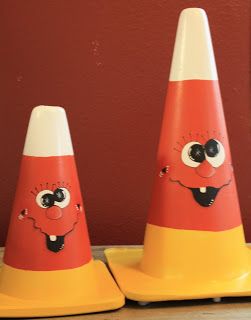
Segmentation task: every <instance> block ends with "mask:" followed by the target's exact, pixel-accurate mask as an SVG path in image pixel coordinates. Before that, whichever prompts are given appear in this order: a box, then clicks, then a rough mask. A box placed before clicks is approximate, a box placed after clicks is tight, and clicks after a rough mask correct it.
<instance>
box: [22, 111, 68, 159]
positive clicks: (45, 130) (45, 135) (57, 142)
mask: <svg viewBox="0 0 251 320" xmlns="http://www.w3.org/2000/svg"><path fill="white" fill-rule="evenodd" d="M23 154H24V155H27V156H34V157H50V156H64V155H73V148H72V142H71V136H70V131H69V127H68V122H67V118H66V113H65V110H64V109H63V108H61V107H52V106H38V107H35V108H34V109H33V110H32V113H31V117H30V122H29V126H28V131H27V134H26V139H25V145H24V151H23Z"/></svg>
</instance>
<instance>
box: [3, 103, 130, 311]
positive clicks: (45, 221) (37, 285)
mask: <svg viewBox="0 0 251 320" xmlns="http://www.w3.org/2000/svg"><path fill="white" fill-rule="evenodd" d="M0 302H1V303H0V317H33V316H36V317H40V316H56V315H67V314H77V313H87V312H88V313H89V312H96V311H103V310H110V309H116V308H119V307H121V306H122V305H123V304H124V297H123V295H122V294H121V292H120V291H119V289H118V287H117V286H116V284H115V282H114V280H113V279H112V277H111V275H110V274H109V272H108V270H107V268H106V267H105V265H104V264H103V263H102V262H101V261H93V259H92V255H91V248H90V243H89V237H88V231H87V226H86V220H85V213H84V207H83V201H82V198H81V192H80V186H79V182H78V177H77V169H76V166H75V160H74V154H73V149H72V143H71V137H70V132H69V128H68V123H67V118H66V114H65V111H64V109H63V108H60V107H49V106H39V107H36V108H34V109H33V111H32V114H31V118H30V123H29V127H28V132H27V136H26V141H25V146H24V152H23V157H22V163H21V169H20V176H19V181H18V185H17V191H16V196H15V201H14V206H13V211H12V215H11V220H10V226H9V231H8V236H7V243H6V249H5V254H4V265H3V267H2V269H1V273H0Z"/></svg>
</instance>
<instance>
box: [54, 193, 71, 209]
mask: <svg viewBox="0 0 251 320" xmlns="http://www.w3.org/2000/svg"><path fill="white" fill-rule="evenodd" d="M70 199H71V196H70V192H69V190H68V189H66V188H57V189H56V190H55V191H54V200H55V205H56V206H58V207H60V208H65V207H66V206H68V204H69V202H70Z"/></svg>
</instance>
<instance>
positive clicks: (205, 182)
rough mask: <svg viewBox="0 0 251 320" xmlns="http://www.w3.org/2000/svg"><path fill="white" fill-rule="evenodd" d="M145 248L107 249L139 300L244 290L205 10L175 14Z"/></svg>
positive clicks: (250, 255) (249, 263)
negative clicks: (172, 45) (167, 83)
mask: <svg viewBox="0 0 251 320" xmlns="http://www.w3.org/2000/svg"><path fill="white" fill-rule="evenodd" d="M169 80H170V81H169V85H168V93H167V99H166V105H165V111H164V115H163V122H162V128H161V135H160V142H159V148H158V155H157V170H156V176H155V182H154V188H153V195H152V200H151V205H150V210H149V214H148V220H147V226H146V232H145V240H144V249H143V250H141V249H110V250H107V251H106V255H107V259H108V262H109V265H110V268H111V270H112V271H113V273H114V275H115V278H116V279H117V281H118V283H119V285H120V287H121V289H122V291H123V292H124V293H125V295H126V296H127V297H128V298H130V299H133V300H138V301H148V302H150V301H160V300H171V299H173V300H181V299H196V298H220V297H223V296H242V295H250V294H251V276H250V271H251V252H250V249H249V248H248V247H247V246H246V244H245V239H244V234H243V228H242V222H241V215H240V209H239V203H238V196H237V191H236V185H235V178H234V173H233V167H232V161H231V154H230V149H229V142H228V135H227V130H226V125H225V120H224V112H223V107H222V101H221V96H220V89H219V83H218V77H217V71H216V66H215V61H214V54H213V48H212V43H211V37H210V31H209V27H208V21H207V17H206V14H205V12H204V10H202V9H198V8H191V9H185V10H183V12H182V13H181V16H180V19H179V24H178V30H177V35H176V42H175V48H174V54H173V60H172V67H171V73H170V78H169Z"/></svg>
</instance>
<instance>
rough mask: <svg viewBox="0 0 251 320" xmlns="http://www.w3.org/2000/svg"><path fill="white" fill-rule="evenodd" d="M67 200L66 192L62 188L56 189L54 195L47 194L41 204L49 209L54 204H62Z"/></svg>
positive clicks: (42, 198)
mask: <svg viewBox="0 0 251 320" xmlns="http://www.w3.org/2000/svg"><path fill="white" fill-rule="evenodd" d="M64 200H65V194H64V191H63V190H62V189H60V188H58V189H56V190H55V191H54V193H53V194H51V193H46V194H44V195H43V196H42V197H41V203H42V205H43V206H44V207H46V208H49V207H52V206H53V205H54V202H55V201H57V202H62V201H64Z"/></svg>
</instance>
